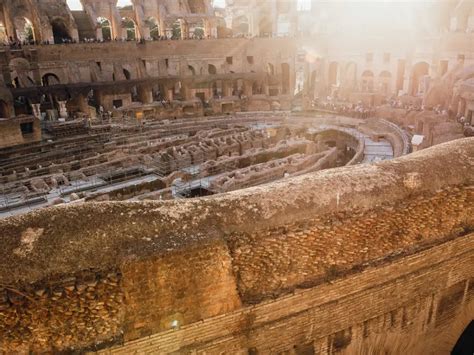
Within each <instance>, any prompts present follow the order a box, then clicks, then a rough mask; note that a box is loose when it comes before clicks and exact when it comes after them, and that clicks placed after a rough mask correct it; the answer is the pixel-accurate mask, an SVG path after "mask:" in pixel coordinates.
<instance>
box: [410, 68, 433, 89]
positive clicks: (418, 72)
mask: <svg viewBox="0 0 474 355" xmlns="http://www.w3.org/2000/svg"><path fill="white" fill-rule="evenodd" d="M429 71H430V65H429V64H428V63H426V62H419V63H417V64H415V65H414V67H413V71H412V75H411V85H410V89H411V90H410V94H411V95H413V96H416V95H419V94H423V93H424V92H426V89H427V88H426V82H425V79H426V77H427V76H428V74H429Z"/></svg>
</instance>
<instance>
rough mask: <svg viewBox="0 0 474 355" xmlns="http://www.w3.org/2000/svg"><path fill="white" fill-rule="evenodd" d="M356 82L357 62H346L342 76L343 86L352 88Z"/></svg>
mask: <svg viewBox="0 0 474 355" xmlns="http://www.w3.org/2000/svg"><path fill="white" fill-rule="evenodd" d="M356 84H357V64H356V63H354V62H351V63H348V64H347V66H346V73H345V76H344V87H346V88H347V89H350V90H354V89H355V87H356Z"/></svg>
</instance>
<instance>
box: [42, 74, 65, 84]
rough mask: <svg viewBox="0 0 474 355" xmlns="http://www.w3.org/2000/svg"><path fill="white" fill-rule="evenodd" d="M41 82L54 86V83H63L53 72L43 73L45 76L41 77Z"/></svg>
mask: <svg viewBox="0 0 474 355" xmlns="http://www.w3.org/2000/svg"><path fill="white" fill-rule="evenodd" d="M41 82H42V84H43V86H52V85H59V84H61V81H60V80H59V78H58V77H57V75H55V74H52V73H48V74H45V75H43V77H42V78H41Z"/></svg>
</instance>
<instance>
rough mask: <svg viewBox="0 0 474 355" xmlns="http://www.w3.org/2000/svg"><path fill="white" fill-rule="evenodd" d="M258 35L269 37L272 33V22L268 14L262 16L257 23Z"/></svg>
mask: <svg viewBox="0 0 474 355" xmlns="http://www.w3.org/2000/svg"><path fill="white" fill-rule="evenodd" d="M258 30H259V32H260V37H271V36H272V33H273V22H272V20H271V18H270V17H269V16H262V18H261V19H260V22H259V24H258Z"/></svg>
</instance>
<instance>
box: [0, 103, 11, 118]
mask: <svg viewBox="0 0 474 355" xmlns="http://www.w3.org/2000/svg"><path fill="white" fill-rule="evenodd" d="M0 118H10V109H9V107H8V104H7V103H6V102H5V101H3V100H0Z"/></svg>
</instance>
